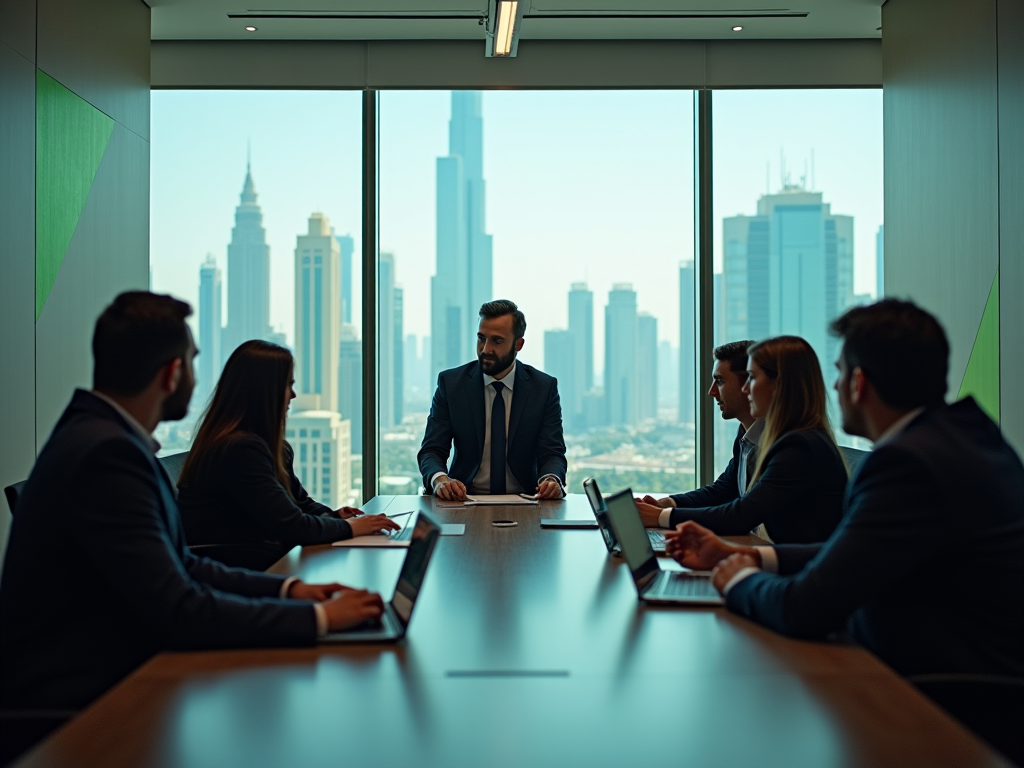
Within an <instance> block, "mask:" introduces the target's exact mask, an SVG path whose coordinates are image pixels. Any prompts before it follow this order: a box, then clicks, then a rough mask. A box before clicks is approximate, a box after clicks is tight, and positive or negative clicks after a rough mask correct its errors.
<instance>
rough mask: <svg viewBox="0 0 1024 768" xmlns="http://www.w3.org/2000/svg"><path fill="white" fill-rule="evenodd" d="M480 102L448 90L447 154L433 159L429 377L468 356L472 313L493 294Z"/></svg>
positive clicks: (476, 95) (470, 94) (478, 98)
mask: <svg viewBox="0 0 1024 768" xmlns="http://www.w3.org/2000/svg"><path fill="white" fill-rule="evenodd" d="M481 105H482V100H481V94H480V93H479V92H475V91H452V117H451V121H450V122H449V124H448V156H447V157H439V158H438V159H437V266H436V269H435V274H434V276H433V277H432V278H431V282H430V328H431V331H430V334H431V337H432V339H433V345H432V362H431V373H432V375H433V376H436V375H437V373H439V372H440V371H442V370H445V369H447V368H453V367H455V366H457V365H462V364H463V363H465V362H467V361H468V360H470V359H472V357H473V349H474V346H473V345H474V339H475V338H476V329H477V323H478V314H477V313H478V310H479V309H480V305H481V304H483V303H484V302H487V301H490V300H491V298H492V287H493V280H492V256H491V254H492V242H491V236H490V235H488V234H487V233H486V223H485V220H484V200H485V188H484V187H485V184H484V176H483V116H482V112H481Z"/></svg>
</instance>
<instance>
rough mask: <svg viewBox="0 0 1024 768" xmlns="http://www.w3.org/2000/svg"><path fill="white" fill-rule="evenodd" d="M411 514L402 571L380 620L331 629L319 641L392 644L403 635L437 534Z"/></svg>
mask: <svg viewBox="0 0 1024 768" xmlns="http://www.w3.org/2000/svg"><path fill="white" fill-rule="evenodd" d="M415 517H416V522H415V524H413V525H409V526H407V527H408V528H409V529H410V530H411V534H410V535H411V540H410V542H409V548H408V549H407V550H406V552H405V561H404V562H403V563H402V571H401V573H399V574H398V584H396V585H395V594H394V596H393V597H392V598H391V602H389V603H387V604H386V605H385V606H384V613H382V614H381V616H380V620H379V621H371V622H365V623H363V624H360V625H359V626H357V627H353V628H351V629H346V630H343V631H341V632H331V633H330V634H328V635H327V636H326V637H324V638H322V639H321V640H320V642H321V643H394V642H398V641H399V640H401V639H402V638H403V637H405V633H406V631H407V630H408V629H409V620H410V619H411V618H412V609H413V608H414V607H415V606H416V598H417V597H419V593H420V587H421V586H422V584H423V577H424V575H425V574H426V572H427V565H429V564H430V556H431V555H432V554H433V553H434V546H435V545H436V544H437V538H438V536H440V535H441V528H440V527H439V526H438V525H437V523H435V522H434V521H433V520H431V519H430V518H429V517H427V516H426V515H425V514H423V513H422V512H420V513H419V514H418V515H416V516H415Z"/></svg>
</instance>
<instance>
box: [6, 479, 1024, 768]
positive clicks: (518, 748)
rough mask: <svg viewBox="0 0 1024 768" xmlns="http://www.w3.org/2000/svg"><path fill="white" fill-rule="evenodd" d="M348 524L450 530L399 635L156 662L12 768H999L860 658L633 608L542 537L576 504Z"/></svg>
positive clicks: (366, 580) (712, 611) (579, 510)
mask: <svg viewBox="0 0 1024 768" xmlns="http://www.w3.org/2000/svg"><path fill="white" fill-rule="evenodd" d="M364 509H365V510H366V511H367V512H368V513H375V512H386V513H388V514H395V513H397V512H402V511H407V510H418V511H422V512H425V513H426V514H428V515H429V516H430V517H431V518H432V519H433V520H435V521H436V522H438V523H465V526H466V528H465V534H464V535H462V536H443V537H442V538H440V539H439V541H438V544H437V547H436V550H435V552H434V557H433V560H432V561H431V564H430V568H429V570H428V572H427V574H426V578H425V581H424V583H423V587H422V590H421V592H420V598H419V601H418V602H417V604H416V608H415V612H414V614H413V616H412V620H411V624H410V626H409V633H408V636H407V637H406V639H405V640H404V641H403V642H401V643H398V644H395V645H364V646H318V647H315V648H300V649H255V650H232V651H212V652H197V653H163V654H160V655H158V656H156V657H154V658H153V659H151V660H150V661H149V662H148V663H146V664H144V665H143V666H142V667H140V668H139V669H138V670H136V671H135V672H134V673H133V674H131V675H130V676H129V677H128V678H126V679H125V680H124V681H122V682H121V683H120V684H119V685H118V686H116V687H115V688H114V689H112V690H111V691H110V692H108V693H107V694H106V695H105V696H103V697H102V698H101V699H99V700H98V701H97V702H96V703H95V704H93V705H92V706H91V707H90V708H89V709H87V710H86V711H85V712H83V713H82V714H81V715H79V716H78V717H76V718H75V719H74V720H72V721H71V722H70V723H69V724H67V725H66V726H65V727H64V728H62V729H61V730H60V731H58V732H57V733H56V734H54V735H53V736H52V737H50V738H49V739H48V740H47V741H45V742H44V743H43V744H42V745H41V746H40V747H38V748H37V749H35V750H34V751H33V752H31V753H30V754H29V755H27V756H26V757H25V758H24V759H23V760H22V762H20V763H19V765H20V766H25V767H27V766H76V768H91V767H93V766H95V767H96V768H100V767H101V766H102V768H119V767H120V766H125V767H126V768H127V767H128V766H132V767H134V766H168V767H169V768H170V767H172V766H173V767H175V768H177V767H178V766H182V767H183V766H189V767H193V768H205V767H206V766H210V767H211V768H214V767H216V768H232V767H233V766H238V767H239V768H242V767H244V768H262V767H263V766H266V767H267V768H282V767H284V766H296V767H299V768H319V767H320V766H332V767H333V766H375V767H377V766H380V767H382V768H383V767H384V766H396V767H400V768H411V767H413V766H417V767H418V766H424V767H428V766H431V767H432V766H439V767H440V766H444V767H446V768H448V767H458V766H488V767H492V766H493V767H495V768H497V767H504V766H510V767H511V766H516V767H519V766H558V767H560V768H562V767H565V766H586V767H587V768H598V767H600V766H644V768H650V767H652V766H700V767H701V768H715V767H716V766H722V767H723V768H735V767H737V766H741V767H742V766H750V767H751V768H771V767H773V766H780V767H783V766H784V767H785V768H799V767H800V766H807V767H808V768H826V767H827V766H899V768H907V767H908V766H930V767H931V768H939V767H940V766H957V767H959V768H962V767H963V766H996V765H1007V763H1006V762H1005V761H1003V760H1002V758H1000V757H999V756H998V755H997V754H996V753H994V752H992V751H990V750H989V749H988V748H987V747H986V746H985V745H983V744H982V743H981V742H979V741H978V740H977V739H975V738H974V737H973V736H972V735H971V734H970V733H969V732H967V731H966V730H964V729H963V728H962V727H961V726H959V725H958V724H957V723H956V722H955V721H953V720H952V719H950V718H949V717H948V716H946V715H945V714H944V713H943V712H942V711H941V710H939V709H938V708H937V707H936V706H934V705H933V704H932V703H931V702H930V701H928V700H927V699H925V698H924V697H923V696H921V695H920V694H919V693H918V692H917V691H916V690H915V689H914V688H913V687H912V686H910V685H909V684H908V683H906V682H905V681H903V680H902V679H901V678H899V677H898V676H897V675H896V674H895V673H893V672H892V671H891V670H890V669H888V668H887V667H886V666H885V665H884V664H882V663H881V662H880V661H878V660H877V659H876V658H874V657H873V656H872V655H871V654H869V653H868V652H866V651H864V650H863V649H861V648H858V647H855V646H853V645H850V644H848V643H846V644H844V643H842V642H831V643H826V642H806V641H797V640H791V639H787V638H784V637H781V636H779V635H777V634H774V633H773V632H770V631H768V630H766V629H763V628H761V627H758V626H757V625H755V624H753V623H750V622H748V621H746V620H744V619H741V618H739V617H736V616H734V615H732V614H730V613H729V612H728V611H727V610H726V609H724V608H706V607H700V608H667V607H651V606H647V607H645V606H643V605H642V604H640V603H639V602H638V600H637V596H636V590H635V589H634V586H633V583H632V580H631V578H630V574H629V571H628V569H627V567H626V565H625V563H624V562H623V561H622V560H621V559H618V558H614V557H610V556H609V555H608V553H607V551H606V549H605V547H604V544H603V542H602V540H601V537H600V534H599V532H598V531H596V530H559V529H550V528H541V527H540V520H541V519H542V518H552V517H563V518H569V519H579V518H591V513H590V509H589V506H588V505H587V501H586V498H585V497H584V496H582V495H570V496H569V497H568V498H567V499H565V500H562V501H545V502H541V503H539V504H538V505H536V506H528V507H522V506H509V507H465V508H463V507H459V508H451V507H446V506H442V504H441V503H440V502H439V501H438V500H436V499H433V498H430V497H419V496H379V497H376V498H374V499H372V500H371V501H370V502H368V503H367V504H366V505H365V507H364ZM499 519H507V520H514V521H516V522H517V523H518V524H517V525H516V526H514V527H495V526H493V525H492V524H491V523H492V521H493V520H499ZM404 553H405V550H404V549H387V548H372V549H370V548H362V549H360V548H339V547H330V546H314V547H305V548H299V547H296V548H295V549H294V550H292V551H291V552H290V553H289V554H288V555H286V556H285V557H284V558H283V559H282V560H281V561H279V562H278V563H277V564H275V565H274V566H273V568H272V569H271V570H272V571H275V572H279V573H288V574H293V573H294V574H298V575H300V576H301V577H302V578H303V579H304V580H306V581H308V582H331V581H340V582H342V583H345V584H350V585H353V586H363V587H367V588H370V589H374V590H378V591H380V592H381V593H382V594H383V595H384V598H385V599H389V598H390V596H391V594H392V592H393V589H394V586H395V582H396V579H397V575H398V571H399V569H400V567H401V563H402V560H403V557H404ZM662 564H663V567H678V566H676V565H675V563H673V562H671V561H670V560H667V559H662Z"/></svg>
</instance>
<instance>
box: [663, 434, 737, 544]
mask: <svg viewBox="0 0 1024 768" xmlns="http://www.w3.org/2000/svg"><path fill="white" fill-rule="evenodd" d="M745 432H746V430H745V429H743V425H742V424H741V425H740V428H739V430H738V431H737V432H736V439H735V440H733V441H732V458H731V459H729V464H728V466H726V468H725V471H724V472H722V474H720V475H719V476H718V479H717V480H715V482H713V483H712V484H711V485H705V486H704V487H703V488H697V489H696V490H693V491H689V492H687V493H674V494H672V496H671V497H670V498H671V499H672V500H673V501H674V502H675V504H676V506H677V507H687V508H691V509H693V508H698V507H717V506H719V505H720V504H728V503H729V502H730V501H734V500H736V499H738V498H739V497H740V475H739V471H740V462H741V461H743V455H742V453H741V452H740V438H742V437H743V435H744V434H745ZM677 525H678V523H677Z"/></svg>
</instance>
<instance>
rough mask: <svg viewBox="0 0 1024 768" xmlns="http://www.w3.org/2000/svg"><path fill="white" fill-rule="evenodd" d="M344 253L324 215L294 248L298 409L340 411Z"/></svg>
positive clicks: (312, 218)
mask: <svg viewBox="0 0 1024 768" xmlns="http://www.w3.org/2000/svg"><path fill="white" fill-rule="evenodd" d="M340 262H341V254H340V249H339V247H338V241H337V240H335V239H334V237H333V236H332V235H331V224H330V222H329V221H328V219H327V217H326V216H324V214H322V213H314V214H312V215H311V216H310V217H309V228H308V230H307V232H306V234H304V235H299V236H298V238H296V245H295V391H296V394H297V395H298V398H297V400H296V403H295V410H312V411H337V410H338V349H339V344H340V335H341V276H340V272H341V264H340Z"/></svg>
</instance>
